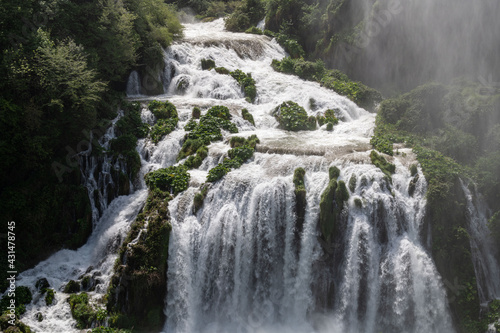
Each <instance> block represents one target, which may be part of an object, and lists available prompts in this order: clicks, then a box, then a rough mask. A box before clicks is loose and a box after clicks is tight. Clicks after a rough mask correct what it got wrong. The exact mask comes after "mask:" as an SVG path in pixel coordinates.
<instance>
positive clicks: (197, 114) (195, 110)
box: [191, 106, 201, 119]
mask: <svg viewBox="0 0 500 333" xmlns="http://www.w3.org/2000/svg"><path fill="white" fill-rule="evenodd" d="M200 116H201V110H200V108H199V107H197V106H195V107H194V108H193V111H192V112H191V117H192V118H193V119H200Z"/></svg>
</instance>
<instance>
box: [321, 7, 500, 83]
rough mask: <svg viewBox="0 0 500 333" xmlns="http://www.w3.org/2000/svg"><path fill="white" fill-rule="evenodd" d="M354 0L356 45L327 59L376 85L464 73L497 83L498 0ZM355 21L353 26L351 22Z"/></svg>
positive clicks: (338, 48)
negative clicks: (359, 20)
mask: <svg viewBox="0 0 500 333" xmlns="http://www.w3.org/2000/svg"><path fill="white" fill-rule="evenodd" d="M370 3H371V1H368V0H355V1H354V2H352V3H351V4H349V5H348V6H349V7H350V10H349V12H358V13H362V14H363V16H364V24H363V22H362V23H361V24H358V25H357V27H358V28H359V27H362V29H361V33H360V34H359V37H358V38H357V41H356V42H355V43H354V45H349V44H346V43H342V42H341V43H339V44H338V45H336V47H335V49H334V51H333V55H332V56H330V58H329V59H326V61H327V62H328V63H329V64H330V65H331V66H333V67H336V68H340V69H342V70H345V71H346V72H347V73H348V74H350V75H352V76H353V77H355V78H356V79H358V80H361V81H363V82H365V83H367V84H369V85H373V86H375V87H378V88H379V89H381V90H383V91H385V92H388V91H389V92H390V91H401V90H403V91H404V90H409V89H412V88H414V87H416V86H417V85H419V84H422V83H425V82H428V81H440V82H444V83H446V82H448V81H449V80H451V79H453V78H456V77H460V76H465V77H468V78H470V79H473V80H476V81H477V80H481V79H482V80H485V79H490V80H493V82H495V80H497V81H498V77H499V73H500V57H499V56H498V55H499V54H500V36H499V32H500V20H499V18H500V2H499V1H497V0H482V1H465V0H380V1H377V2H375V3H374V4H373V5H370ZM354 24H357V23H356V22H354Z"/></svg>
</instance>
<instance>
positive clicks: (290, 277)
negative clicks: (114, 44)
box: [19, 20, 453, 333]
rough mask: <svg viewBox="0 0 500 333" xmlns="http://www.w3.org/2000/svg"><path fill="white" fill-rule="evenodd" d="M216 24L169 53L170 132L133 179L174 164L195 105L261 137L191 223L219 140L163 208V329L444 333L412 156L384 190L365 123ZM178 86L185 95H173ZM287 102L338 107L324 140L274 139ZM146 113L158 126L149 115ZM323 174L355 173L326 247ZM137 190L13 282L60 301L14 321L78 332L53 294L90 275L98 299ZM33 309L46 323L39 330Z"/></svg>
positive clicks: (277, 52)
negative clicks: (298, 186) (211, 64)
mask: <svg viewBox="0 0 500 333" xmlns="http://www.w3.org/2000/svg"><path fill="white" fill-rule="evenodd" d="M222 27H223V22H222V20H218V21H215V22H212V23H203V24H186V30H185V38H184V40H183V41H181V42H179V43H176V44H175V45H173V46H171V47H170V48H169V50H167V52H166V59H167V61H168V64H167V68H168V69H169V71H171V73H173V74H174V75H173V77H172V78H170V77H169V78H166V80H165V82H169V86H168V87H165V91H167V94H166V95H162V96H157V97H155V99H163V100H164V99H168V100H170V101H171V102H172V103H174V104H175V105H176V106H177V108H178V112H179V117H180V122H179V126H178V130H176V131H174V132H173V133H171V134H169V135H168V136H167V137H166V138H164V139H163V140H162V141H161V142H160V143H158V145H154V144H152V143H151V142H150V141H149V140H140V142H139V146H138V150H139V151H140V153H141V156H142V158H143V165H142V168H141V177H142V175H143V174H144V173H146V172H148V171H150V170H153V169H157V168H160V167H166V166H168V165H172V164H174V163H175V158H176V156H177V154H178V151H179V149H180V146H181V143H182V140H183V137H184V134H185V132H184V130H183V129H182V128H183V126H184V125H185V123H186V122H187V121H188V120H189V117H190V113H191V109H192V108H193V106H199V107H200V108H202V110H203V111H206V110H207V109H208V108H209V107H210V106H213V105H219V104H222V105H226V106H228V107H229V108H230V110H231V112H232V114H233V119H232V121H233V122H235V123H236V124H237V126H238V129H239V131H240V134H238V135H241V136H249V135H251V134H257V136H258V137H259V138H260V140H261V144H260V145H259V146H258V151H259V152H257V153H255V156H254V158H253V159H252V160H251V161H249V162H248V163H246V164H244V165H243V166H242V167H241V168H239V169H237V170H233V171H231V172H230V173H228V174H227V175H226V176H225V177H224V178H223V179H222V180H221V181H219V182H217V183H216V184H214V185H213V186H212V188H211V189H210V190H209V192H208V195H207V197H206V199H205V203H204V206H203V208H202V209H201V210H200V211H199V212H198V214H197V215H196V216H195V215H193V214H192V202H193V197H194V195H195V193H196V192H197V191H198V186H199V185H200V184H202V183H204V182H205V179H206V175H207V172H208V170H209V169H210V168H212V167H213V166H215V165H216V164H217V163H218V162H219V161H220V159H221V158H222V157H223V156H224V154H226V153H227V151H228V150H229V147H228V145H227V139H228V137H229V134H228V133H224V136H225V140H224V141H223V142H217V143H213V144H211V145H210V146H209V149H210V151H209V156H208V157H207V159H206V160H205V161H204V162H203V164H202V166H201V167H200V168H199V169H198V170H192V171H190V173H191V182H190V186H191V187H190V188H189V189H188V190H186V191H185V192H184V193H181V194H180V195H178V196H177V197H176V198H175V199H174V200H173V201H172V202H171V203H170V204H169V210H170V213H171V217H172V226H173V230H172V234H171V237H170V244H169V262H168V267H169V271H168V293H167V296H166V306H165V313H166V315H167V322H166V323H165V327H164V331H165V332H169V333H170V332H176V333H180V332H269V333H270V332H280V333H281V332H283V333H284V332H304V333H309V332H353V333H354V332H380V331H383V332H426V333H428V332H440V333H441V332H452V331H453V329H452V327H451V322H450V318H449V315H448V310H447V306H446V296H445V292H444V288H443V284H442V283H441V279H440V277H439V275H438V274H437V272H436V269H435V267H434V264H433V261H432V259H431V258H430V257H429V255H428V253H427V251H426V250H425V249H424V247H423V245H422V243H423V242H422V241H421V239H420V238H421V237H420V232H421V228H422V219H423V214H424V210H425V209H424V208H425V200H424V194H425V190H426V184H425V181H424V180H423V179H424V177H423V175H422V174H421V172H420V171H419V173H420V181H419V182H418V184H417V190H416V191H415V194H414V196H413V197H410V196H409V194H408V184H409V182H410V180H411V177H410V174H409V171H408V167H409V165H410V164H411V163H413V162H414V160H413V158H412V156H411V152H409V151H404V152H405V153H407V154H408V156H407V157H403V156H399V157H397V158H396V159H395V161H394V163H396V165H397V173H396V174H395V175H394V176H393V185H392V187H391V188H389V186H388V185H387V183H386V181H385V180H384V179H383V178H384V177H383V174H382V172H381V171H380V170H379V169H377V168H376V167H374V166H373V165H371V164H370V159H369V151H368V149H369V147H370V145H369V141H370V136H371V134H372V131H373V126H374V119H375V116H374V115H373V114H370V113H368V112H367V111H365V110H363V109H360V108H358V107H357V106H356V105H355V104H354V103H352V102H351V101H349V100H348V99H347V98H345V97H341V96H339V95H337V94H335V93H334V92H332V91H330V90H327V89H324V88H322V87H320V86H319V84H316V83H313V82H306V81H303V80H300V79H298V78H296V77H293V76H289V75H284V74H280V73H276V72H274V71H273V70H272V68H271V67H270V63H271V60H272V59H273V58H278V59H280V58H282V57H283V56H285V53H284V51H283V50H282V49H281V47H279V45H277V44H276V43H275V42H274V41H271V40H270V39H269V38H268V37H265V36H256V35H246V34H235V33H229V32H225V31H222V30H223V29H222ZM202 58H213V59H214V60H215V61H216V64H217V66H224V67H226V68H227V69H229V70H235V69H241V70H243V71H244V72H250V73H251V74H252V77H253V78H254V79H255V80H256V86H257V99H256V102H255V104H249V103H247V102H246V101H245V99H244V96H243V94H242V92H241V90H240V88H239V86H238V85H237V84H236V82H235V80H233V79H232V78H231V77H230V76H227V75H220V74H217V73H216V72H215V71H214V70H211V71H202V70H201V64H200V60H201V59H202ZM167 74H168V73H167ZM181 79H182V80H184V82H187V85H185V86H184V88H185V89H182V90H178V89H177V88H178V84H179V82H180V80H181ZM132 82H134V84H135V86H133V84H132V83H131V87H130V89H131V90H130V91H132V92H133V91H135V92H137V91H140V87H139V84H140V82H139V80H135V81H132ZM129 83H130V81H129ZM311 99H313V100H314V103H311V104H310V100H311ZM286 100H292V101H295V102H297V103H299V104H300V105H302V106H304V107H305V108H306V110H307V111H308V113H309V114H310V115H315V114H318V113H321V112H324V111H325V110H326V109H337V110H338V114H339V117H340V118H341V122H340V123H339V124H338V125H336V126H335V127H334V130H333V131H332V132H327V131H326V130H325V127H323V128H321V129H318V130H316V131H313V132H310V131H304V132H298V133H290V132H287V131H283V130H280V129H277V125H278V124H277V122H276V120H275V119H274V117H273V116H272V115H271V113H272V110H273V109H274V108H275V107H276V106H277V105H279V104H281V103H282V102H283V101H286ZM312 104H314V105H315V107H314V108H313V107H312ZM242 108H247V109H248V110H249V111H250V112H251V113H252V114H253V116H254V118H255V123H256V126H255V127H254V126H253V125H251V124H250V123H248V122H247V121H245V120H243V119H242V118H241V116H240V114H241V113H240V112H241V109H242ZM142 116H143V121H145V122H148V123H150V124H152V123H153V122H154V117H153V116H152V114H151V113H150V112H148V111H143V115H142ZM401 151H402V152H403V150H401ZM278 152H280V153H283V152H286V153H287V154H278ZM331 165H336V166H338V167H339V168H340V170H341V174H340V180H344V181H345V182H346V183H347V182H348V181H349V179H350V177H351V175H356V176H357V179H358V181H357V186H356V188H355V190H354V191H353V192H352V193H350V194H351V198H350V200H349V202H348V207H347V209H345V211H344V213H343V217H342V219H341V222H339V223H340V230H341V231H340V232H341V234H340V235H339V236H338V237H336V238H335V242H334V243H333V244H329V245H324V246H322V245H321V241H320V240H319V236H320V233H319V231H318V227H317V223H318V216H319V201H320V196H321V194H322V192H323V190H324V189H325V187H326V185H327V183H328V167H329V166H331ZM297 167H304V168H305V169H306V177H305V185H306V189H307V208H306V215H305V222H304V226H303V231H302V233H300V235H298V238H297V237H295V234H296V228H295V220H296V217H295V215H294V213H293V211H294V200H295V199H294V189H293V183H292V177H293V172H294V169H295V168H297ZM143 185H144V184H143V182H139V184H137V187H138V188H139V189H138V190H136V191H135V192H134V193H133V194H131V195H129V196H122V197H119V198H117V199H115V200H114V201H113V202H112V203H111V204H110V205H109V207H108V208H107V209H106V210H105V211H104V213H103V216H102V217H101V218H100V220H99V222H98V223H97V227H96V228H95V230H94V232H93V234H92V236H91V238H90V239H89V241H88V243H87V244H86V245H85V246H83V247H82V248H80V249H79V250H78V251H68V250H63V251H61V252H58V253H56V254H55V255H54V256H52V257H51V258H49V259H48V260H46V261H44V262H42V263H40V264H39V265H38V266H37V267H35V268H34V269H31V270H29V271H26V272H24V273H23V274H21V276H20V281H19V284H21V285H27V286H30V288H31V289H32V290H33V291H35V289H34V284H35V282H36V280H37V279H39V278H42V277H46V278H47V279H48V280H49V283H50V284H51V286H52V287H53V288H55V289H56V291H57V293H56V300H57V304H56V305H53V306H50V307H47V306H45V304H44V302H43V298H39V299H37V297H39V296H38V294H36V293H35V301H34V302H33V304H32V305H29V306H28V311H27V313H26V315H25V316H23V318H22V319H23V320H24V321H25V322H26V323H27V324H29V325H30V326H32V327H33V328H34V329H35V330H36V331H37V332H76V331H77V330H76V329H75V328H74V325H75V322H74V320H73V319H72V318H71V314H70V311H69V305H68V304H67V303H66V302H65V301H64V300H65V298H66V297H67V296H68V295H65V294H64V293H63V292H62V288H63V286H64V284H65V283H66V282H67V281H68V280H70V279H77V278H78V277H79V276H81V275H82V274H83V273H85V272H86V271H87V269H88V267H89V266H93V268H92V269H90V271H91V273H92V272H99V273H98V274H101V276H100V278H101V279H102V283H101V285H100V286H101V287H99V288H97V289H96V291H95V292H92V293H91V295H92V296H94V299H98V298H99V297H100V296H102V295H103V294H104V293H105V289H106V287H107V284H108V283H109V279H110V276H111V274H112V265H113V262H114V260H115V258H116V254H115V253H116V249H117V247H118V244H119V243H120V241H121V240H122V239H123V237H124V235H125V234H126V232H127V230H128V228H129V225H130V223H131V222H132V221H133V219H134V218H135V215H136V214H137V212H138V211H139V210H140V208H141V207H142V205H143V204H144V201H145V198H146V191H145V190H144V189H142V188H143ZM391 190H392V192H391ZM355 198H359V199H361V200H362V202H363V207H362V208H357V207H356V206H355V204H354V199H355ZM297 239H298V241H297ZM37 312H42V314H43V315H44V317H45V318H46V319H44V320H43V321H42V322H40V323H39V322H37V321H36V319H35V318H34V317H35V314H36V313H37Z"/></svg>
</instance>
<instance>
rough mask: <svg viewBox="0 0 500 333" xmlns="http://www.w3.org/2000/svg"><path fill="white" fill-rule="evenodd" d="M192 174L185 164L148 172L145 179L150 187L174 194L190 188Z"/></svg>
mask: <svg viewBox="0 0 500 333" xmlns="http://www.w3.org/2000/svg"><path fill="white" fill-rule="evenodd" d="M189 178H190V175H189V173H188V172H187V168H186V167H185V166H183V165H180V166H170V167H168V168H162V169H159V170H156V171H152V172H149V173H147V174H146V175H145V176H144V180H145V181H146V184H147V185H148V187H149V188H150V189H159V190H161V191H167V192H171V193H174V194H177V193H179V192H182V191H184V190H186V189H187V188H188V184H189Z"/></svg>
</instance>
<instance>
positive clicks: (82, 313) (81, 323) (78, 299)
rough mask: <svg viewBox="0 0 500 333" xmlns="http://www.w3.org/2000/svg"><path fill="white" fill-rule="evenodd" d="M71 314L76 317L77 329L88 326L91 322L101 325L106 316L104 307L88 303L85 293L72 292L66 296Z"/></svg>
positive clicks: (90, 325)
mask: <svg viewBox="0 0 500 333" xmlns="http://www.w3.org/2000/svg"><path fill="white" fill-rule="evenodd" d="M68 303H69V305H70V308H71V315H72V316H73V318H75V319H76V327H77V328H79V329H84V328H90V327H92V324H93V323H97V324H98V325H102V324H103V323H104V321H105V319H106V317H107V312H106V310H105V309H104V308H98V307H96V306H94V305H92V304H90V303H89V296H88V294H87V293H80V294H72V295H71V296H70V297H69V298H68Z"/></svg>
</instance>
